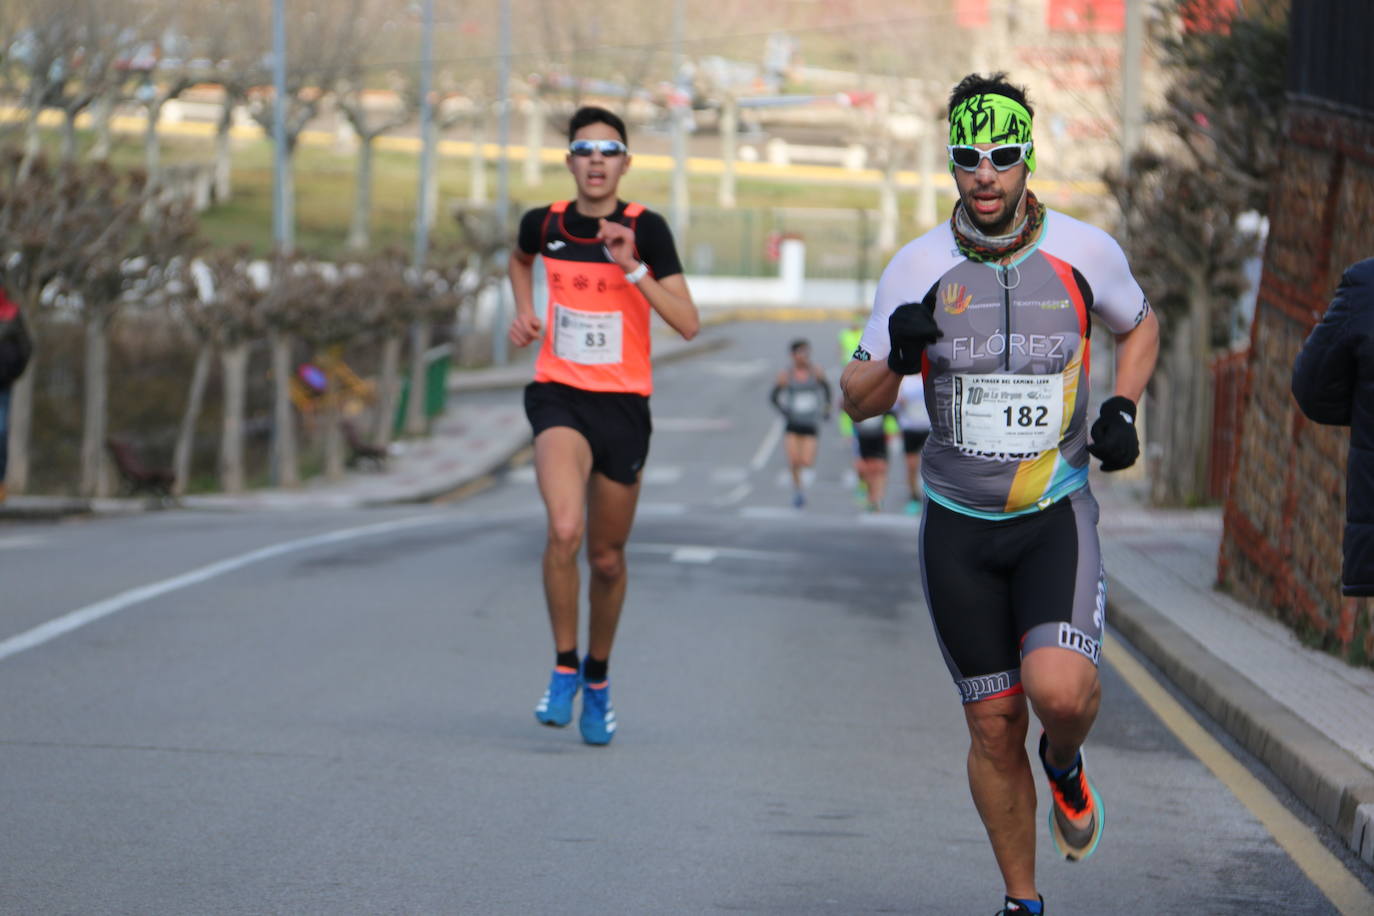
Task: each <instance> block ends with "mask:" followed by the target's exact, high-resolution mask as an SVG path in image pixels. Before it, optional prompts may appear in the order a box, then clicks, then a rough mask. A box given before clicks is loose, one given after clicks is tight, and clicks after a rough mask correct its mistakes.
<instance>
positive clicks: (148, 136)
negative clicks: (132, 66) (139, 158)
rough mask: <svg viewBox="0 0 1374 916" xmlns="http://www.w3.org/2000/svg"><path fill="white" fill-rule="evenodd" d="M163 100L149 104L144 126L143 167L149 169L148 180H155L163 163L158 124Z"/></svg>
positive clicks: (160, 118)
mask: <svg viewBox="0 0 1374 916" xmlns="http://www.w3.org/2000/svg"><path fill="white" fill-rule="evenodd" d="M162 105H163V103H162V102H161V101H157V102H153V103H152V104H151V105H149V106H148V120H147V123H146V124H145V125H144V127H143V167H144V168H145V169H147V171H148V180H149V181H152V182H155V181H156V179H157V171H158V168H159V167H160V166H161V164H162V161H161V160H162V147H161V145H160V144H159V142H158V136H157V125H158V122H159V121H161V120H162Z"/></svg>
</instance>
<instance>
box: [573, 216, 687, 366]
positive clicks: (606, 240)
mask: <svg viewBox="0 0 1374 916" xmlns="http://www.w3.org/2000/svg"><path fill="white" fill-rule="evenodd" d="M596 237H597V238H598V239H600V240H601V242H602V243H603V244H604V245H605V246H606V251H607V252H608V253H609V254H610V256H611V260H613V261H615V263H616V264H617V265H618V266H619V267H620V269H621V270H623V271H625V273H627V274H628V273H629V272H630V271H632V270H634V269H635V268H637V267H638V266H639V260H638V259H637V258H636V257H635V234H634V231H633V230H632V229H630V227H629V226H624V225H621V224H620V223H615V222H611V221H610V220H605V219H603V220H602V221H601V227H600V231H599V232H598V233H597V236H596ZM636 285H637V286H638V287H639V291H640V292H641V293H643V294H644V298H645V299H648V300H649V304H650V305H651V306H653V307H654V311H655V312H658V314H659V316H660V317H661V318H662V319H663V320H664V321H666V322H668V326H669V327H671V328H672V329H673V330H674V331H677V332H678V333H679V334H681V335H682V336H683V338H684V339H686V340H691V339H692V338H693V337H696V336H697V331H699V330H701V316H700V315H698V314H697V307H696V305H695V304H694V303H693V302H692V294H691V293H690V292H688V291H687V278H686V277H684V276H683V275H682V274H673V275H672V276H671V277H664V278H663V279H662V280H658V279H655V278H654V277H653V276H651V275H648V274H646V275H645V276H644V277H643V278H642V279H641V280H640V281H639V282H638V283H637V284H636Z"/></svg>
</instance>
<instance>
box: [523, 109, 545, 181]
mask: <svg viewBox="0 0 1374 916" xmlns="http://www.w3.org/2000/svg"><path fill="white" fill-rule="evenodd" d="M543 153H544V100H543V99H541V98H540V97H539V96H538V95H535V96H534V97H532V98H531V99H530V103H529V107H528V108H527V109H526V111H525V187H527V188H537V187H539V183H540V182H541V181H542V180H543V177H544V176H543V171H544V159H543Z"/></svg>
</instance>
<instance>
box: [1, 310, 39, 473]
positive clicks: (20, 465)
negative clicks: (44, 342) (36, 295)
mask: <svg viewBox="0 0 1374 916" xmlns="http://www.w3.org/2000/svg"><path fill="white" fill-rule="evenodd" d="M29 333H30V334H32V333H33V325H29ZM38 354H39V350H38V346H37V342H36V341H35V345H34V354H33V356H31V357H29V364H28V366H27V367H26V368H25V369H24V374H23V375H21V376H19V378H18V379H16V380H15V382H14V385H13V386H12V387H11V388H10V433H9V435H10V441H9V446H10V457H9V469H8V470H7V471H6V472H5V488H6V489H7V490H9V492H10V493H26V492H28V488H29V436H30V431H31V430H32V429H33V385H34V381H33V380H34V378H35V376H36V375H37V373H38V365H37V363H38Z"/></svg>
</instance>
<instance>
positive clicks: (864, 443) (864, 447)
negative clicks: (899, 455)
mask: <svg viewBox="0 0 1374 916" xmlns="http://www.w3.org/2000/svg"><path fill="white" fill-rule="evenodd" d="M854 441H855V442H857V443H858V446H859V457H860V458H866V459H872V458H881V459H883V460H884V461H886V460H887V433H878V434H876V435H873V436H863V435H860V434H858V433H855V434H854Z"/></svg>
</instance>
